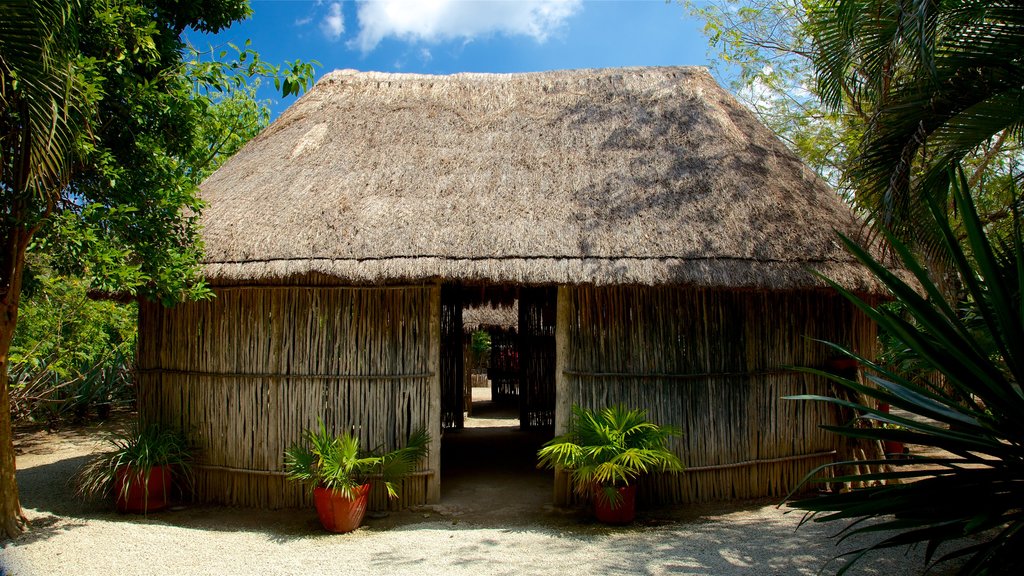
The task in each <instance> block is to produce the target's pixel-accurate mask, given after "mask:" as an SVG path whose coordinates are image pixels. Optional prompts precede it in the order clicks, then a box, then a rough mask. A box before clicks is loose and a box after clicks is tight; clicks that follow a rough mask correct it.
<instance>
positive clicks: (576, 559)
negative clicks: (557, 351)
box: [0, 405, 949, 576]
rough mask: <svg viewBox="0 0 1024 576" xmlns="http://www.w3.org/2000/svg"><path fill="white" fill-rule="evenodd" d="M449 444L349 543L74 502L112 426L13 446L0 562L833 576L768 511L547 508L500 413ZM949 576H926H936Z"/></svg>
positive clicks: (794, 517)
mask: <svg viewBox="0 0 1024 576" xmlns="http://www.w3.org/2000/svg"><path fill="white" fill-rule="evenodd" d="M474 408H475V409H474V416H475V418H473V419H472V420H471V421H470V422H469V424H470V426H469V427H468V428H467V429H466V430H463V431H460V432H459V433H455V434H449V435H448V436H446V438H445V439H444V444H443V448H442V456H443V458H444V463H443V469H444V470H445V476H444V477H443V478H442V499H441V503H440V504H439V505H436V506H430V507H424V508H420V509H416V510H412V511H406V512H402V513H394V514H391V515H389V516H387V517H386V518H377V519H374V518H367V520H366V521H365V523H364V526H363V527H362V528H360V529H359V530H357V531H356V532H353V533H351V534H347V535H335V534H327V533H325V532H323V530H322V529H321V528H320V526H319V523H318V521H317V519H316V515H315V512H313V510H280V511H261V510H243V509H236V508H223V507H207V506H183V507H178V509H176V510H172V511H166V512H160V513H155V514H151V515H149V516H148V517H141V516H129V515H120V514H117V513H115V512H113V511H111V507H110V505H109V504H107V503H102V502H100V503H94V502H81V501H78V500H76V499H75V498H74V497H73V495H72V492H71V490H70V489H69V488H68V486H67V479H68V478H69V477H70V476H71V474H73V473H74V471H75V470H76V469H77V468H78V467H79V466H80V465H81V464H82V463H83V462H85V460H86V459H87V458H88V456H89V455H90V454H91V453H93V452H95V451H96V450H97V449H99V448H101V447H102V437H103V434H104V432H105V430H108V429H109V426H107V427H97V426H93V427H85V428H78V429H71V430H66V431H61V432H57V433H48V432H30V433H20V434H16V445H17V450H18V468H19V472H18V484H19V486H20V491H21V501H22V504H23V506H24V507H25V512H26V515H27V516H28V517H29V519H30V522H31V529H30V531H28V532H26V533H25V534H23V535H22V536H20V537H19V538H17V539H16V540H15V541H13V542H6V543H4V544H3V548H2V549H0V575H17V576H32V575H49V574H75V575H104V576H106V575H119V574H140V575H141V574H146V575H150V574H192V575H202V574H210V575H234V574H238V575H243V574H245V575H248V574H262V575H274V574H302V575H307V576H308V575H315V574H341V575H344V574H360V575H365V574H432V575H438V576H440V575H448V574H455V575H459V574H466V575H472V576H482V575H489V574H510V575H511V574H515V575H527V574H558V575H560V576H568V575H575V574H580V575H589V574H713V575H719V574H721V575H731V574H736V575H740V574H742V575H753V574H778V575H788V574H816V573H818V571H819V570H820V569H822V568H823V567H825V566H826V565H827V566H828V568H827V569H826V572H834V570H835V569H836V568H838V566H839V565H840V564H838V563H837V562H832V563H829V561H830V559H831V558H833V557H834V556H836V555H837V554H838V553H839V552H841V551H842V550H844V549H849V548H850V547H851V545H850V543H847V544H844V545H843V547H837V546H836V543H835V541H834V540H833V539H830V538H829V536H830V535H831V534H833V533H834V532H835V531H836V530H838V529H839V528H840V527H839V526H824V525H815V524H809V525H805V526H804V527H801V528H800V529H799V530H797V529H796V527H797V524H798V522H799V520H800V516H799V515H798V514H797V513H793V514H785V513H784V510H780V509H778V508H777V507H776V506H775V504H774V503H770V502H747V503H739V504H730V505H718V506H699V507H698V506H689V507H683V508H673V509H667V510H657V511H653V510H649V511H643V510H641V512H640V515H639V518H638V522H637V523H636V524H635V525H633V526H631V527H627V528H611V527H606V526H602V525H600V524H597V523H595V522H594V521H593V520H592V519H591V518H590V517H589V514H587V513H586V511H582V510H563V509H558V508H555V507H553V506H552V505H551V503H550V502H551V477H550V473H546V472H542V471H537V470H534V469H533V468H532V467H531V466H530V463H531V462H532V461H533V453H534V452H535V450H536V445H537V444H539V442H541V441H542V439H541V438H537V437H535V436H530V435H529V434H526V433H524V432H520V431H518V429H517V428H515V427H514V426H515V424H516V421H515V420H514V419H509V415H508V414H504V413H500V412H493V411H492V412H491V413H490V414H488V409H487V406H486V405H484V406H483V407H482V408H481V409H479V410H477V409H476V406H475V407H474ZM922 571H923V562H922V559H921V553H920V551H905V550H900V551H888V552H887V553H884V554H875V555H873V556H871V557H870V558H869V560H868V561H866V562H863V563H861V564H860V565H859V567H858V569H855V570H853V571H851V573H853V574H878V575H885V576H900V575H909V574H919V573H921V572H922ZM946 572H949V571H948V570H944V571H939V572H933V573H938V574H943V573H946Z"/></svg>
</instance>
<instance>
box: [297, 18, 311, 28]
mask: <svg viewBox="0 0 1024 576" xmlns="http://www.w3.org/2000/svg"><path fill="white" fill-rule="evenodd" d="M312 21H313V17H312V16H306V17H305V18H296V19H295V25H296V26H300V27H301V26H305V25H306V24H309V23H310V22H312Z"/></svg>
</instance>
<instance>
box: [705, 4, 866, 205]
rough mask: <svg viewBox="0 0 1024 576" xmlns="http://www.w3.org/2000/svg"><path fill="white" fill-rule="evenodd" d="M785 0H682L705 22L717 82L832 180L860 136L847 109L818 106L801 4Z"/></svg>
mask: <svg viewBox="0 0 1024 576" xmlns="http://www.w3.org/2000/svg"><path fill="white" fill-rule="evenodd" d="M815 4H816V2H802V1H798V0H785V1H782V2H778V1H771V0H713V1H710V2H695V1H693V0H687V2H686V5H687V8H688V9H689V11H690V13H691V14H692V15H694V16H696V17H697V18H699V19H701V20H703V21H704V34H705V35H706V36H707V37H708V47H709V53H708V55H709V60H710V61H711V69H712V71H713V72H714V73H715V75H716V76H717V77H718V79H719V80H720V81H722V82H723V84H726V85H727V86H729V87H730V88H731V90H732V91H733V93H735V94H736V96H737V97H738V98H739V99H740V100H741V101H743V103H744V104H746V105H747V107H748V108H750V109H751V110H752V111H753V112H754V113H755V114H757V116H758V118H759V119H760V120H761V121H762V122H764V124H765V125H766V126H768V127H769V128H770V129H771V130H772V131H773V132H775V134H776V135H778V136H779V137H780V138H781V139H782V140H783V141H785V142H786V144H787V145H789V147H790V148H791V149H792V150H793V151H794V152H796V153H797V154H798V155H799V156H800V157H801V158H802V159H803V160H804V162H806V163H807V164H808V165H809V166H810V167H811V168H813V169H814V170H815V171H816V172H817V173H818V174H819V175H820V176H822V177H823V178H825V179H826V180H827V181H829V182H830V183H832V184H833V185H839V184H840V181H841V179H840V173H841V170H842V167H843V166H844V165H845V162H846V158H847V155H848V154H849V151H850V149H851V147H852V146H853V145H855V144H856V142H857V139H858V135H859V133H860V128H859V124H858V123H857V122H856V118H854V117H852V116H851V115H850V114H849V113H847V111H833V110H829V109H826V108H825V107H823V106H822V104H821V101H820V100H819V99H818V97H817V94H816V93H815V88H816V87H815V85H814V67H813V62H812V60H811V47H810V44H809V38H808V29H807V26H808V20H807V6H814V5H815Z"/></svg>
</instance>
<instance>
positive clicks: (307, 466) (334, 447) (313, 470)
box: [285, 421, 430, 498]
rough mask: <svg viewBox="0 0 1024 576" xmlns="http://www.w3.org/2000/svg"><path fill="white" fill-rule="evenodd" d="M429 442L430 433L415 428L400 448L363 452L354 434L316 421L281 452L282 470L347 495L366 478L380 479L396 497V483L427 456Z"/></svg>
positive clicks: (351, 494)
mask: <svg viewBox="0 0 1024 576" xmlns="http://www.w3.org/2000/svg"><path fill="white" fill-rule="evenodd" d="M429 445H430V435H429V434H427V432H426V430H417V431H416V432H414V433H413V434H412V435H411V436H410V437H409V441H408V443H407V444H406V446H405V447H404V448H399V449H397V450H393V451H390V452H384V451H383V450H381V449H377V450H372V451H365V450H362V449H361V448H360V443H359V437H358V436H356V435H355V434H354V433H352V432H346V433H343V434H341V435H340V436H336V435H334V434H333V433H332V432H329V431H328V430H327V426H326V425H325V424H324V423H323V421H320V423H319V426H318V428H317V429H315V430H306V431H304V432H303V434H302V441H301V442H299V443H297V444H294V445H292V446H291V447H289V448H288V449H287V450H286V451H285V470H286V471H287V472H288V478H290V479H292V480H297V481H300V482H304V483H306V484H308V485H309V486H310V489H313V488H316V487H318V486H320V487H323V488H328V489H331V490H336V491H338V492H340V493H341V494H342V495H343V496H345V497H347V498H353V497H354V496H355V494H356V492H357V490H358V489H359V488H360V487H361V486H363V485H364V484H366V483H368V482H369V481H371V480H374V479H380V480H381V482H382V483H383V484H384V487H385V490H387V493H388V496H389V497H391V498H397V497H398V483H399V482H400V480H401V479H402V478H403V477H405V476H406V475H408V474H409V473H410V472H412V471H413V470H414V469H415V468H416V465H417V464H419V462H420V461H421V460H422V459H423V458H424V457H425V456H426V455H427V451H428V448H429Z"/></svg>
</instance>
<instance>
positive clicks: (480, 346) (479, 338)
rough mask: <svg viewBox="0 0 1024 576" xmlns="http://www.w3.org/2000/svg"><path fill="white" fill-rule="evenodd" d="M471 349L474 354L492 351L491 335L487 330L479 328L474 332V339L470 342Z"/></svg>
mask: <svg viewBox="0 0 1024 576" xmlns="http://www.w3.org/2000/svg"><path fill="white" fill-rule="evenodd" d="M470 350H472V351H473V353H474V354H480V355H483V354H488V353H490V351H491V335H490V334H489V333H488V332H487V331H486V330H477V331H475V332H473V336H472V341H471V342H470Z"/></svg>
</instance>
